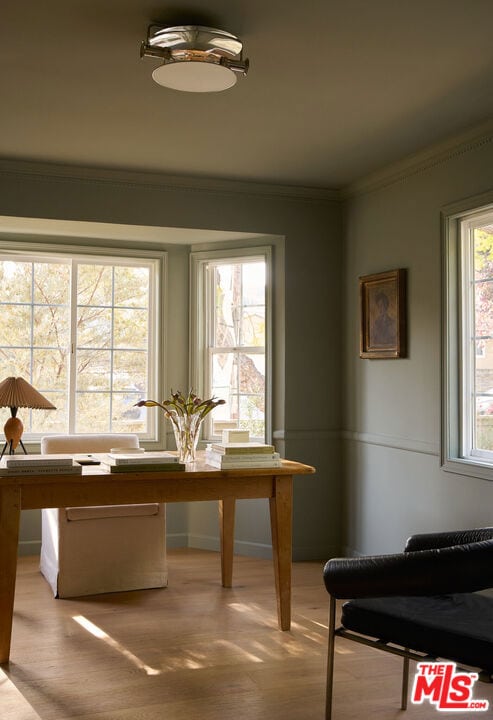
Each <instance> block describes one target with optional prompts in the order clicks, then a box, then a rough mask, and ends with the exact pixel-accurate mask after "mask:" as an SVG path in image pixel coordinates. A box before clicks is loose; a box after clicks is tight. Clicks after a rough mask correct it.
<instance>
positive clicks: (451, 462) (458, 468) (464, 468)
mask: <svg viewBox="0 0 493 720" xmlns="http://www.w3.org/2000/svg"><path fill="white" fill-rule="evenodd" d="M442 470H444V471H445V472H450V473H455V474H456V475H467V476H469V477H475V478H478V479H479V480H492V481H493V465H490V464H489V463H485V462H478V461H476V460H471V459H469V458H468V459H466V458H447V459H446V460H444V461H443V462H442Z"/></svg>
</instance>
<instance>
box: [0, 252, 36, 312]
mask: <svg viewBox="0 0 493 720" xmlns="http://www.w3.org/2000/svg"><path fill="white" fill-rule="evenodd" d="M0 285H1V287H2V294H1V302H2V303H4V302H24V303H25V302H27V303H28V302H31V293H32V264H31V263H30V262H18V261H13V260H6V259H4V260H1V261H0Z"/></svg>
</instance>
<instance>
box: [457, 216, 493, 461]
mask: <svg viewBox="0 0 493 720" xmlns="http://www.w3.org/2000/svg"><path fill="white" fill-rule="evenodd" d="M461 241H462V266H461V275H462V287H463V313H462V315H463V317H462V344H463V358H464V363H463V368H462V386H463V391H462V396H463V404H464V420H463V452H464V454H465V455H466V456H467V455H471V456H472V457H474V456H477V457H484V458H485V459H488V460H490V461H491V462H493V212H491V213H489V214H486V215H483V216H478V217H473V218H469V219H467V220H464V221H463V222H462V233H461Z"/></svg>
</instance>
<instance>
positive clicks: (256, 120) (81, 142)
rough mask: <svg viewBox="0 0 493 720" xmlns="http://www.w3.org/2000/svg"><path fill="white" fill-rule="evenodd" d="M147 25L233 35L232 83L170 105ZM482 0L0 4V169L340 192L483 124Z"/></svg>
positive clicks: (492, 21)
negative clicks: (74, 168) (144, 50)
mask: <svg viewBox="0 0 493 720" xmlns="http://www.w3.org/2000/svg"><path fill="white" fill-rule="evenodd" d="M150 23H163V24H169V25H173V24H175V25H176V24H201V25H208V26H211V27H217V28H221V29H224V30H227V31H229V32H232V33H234V34H235V35H238V36H239V37H240V38H241V40H242V41H243V43H244V48H245V56H246V57H248V58H249V59H250V71H249V74H248V76H247V77H246V78H241V77H240V78H239V79H238V83H237V85H236V86H235V87H234V88H232V89H230V90H227V91H225V92H222V93H214V94H202V93H200V94H192V93H180V92H178V91H174V90H167V89H165V88H163V87H160V86H158V85H157V84H155V83H154V82H153V80H152V79H151V72H152V70H153V69H154V68H155V67H156V66H157V65H158V64H159V61H158V60H155V59H153V58H144V59H140V57H139V49H140V44H141V42H142V41H143V40H144V39H145V38H146V31H147V26H148V25H149V24H150ZM492 27H493V0H308V1H307V2H301V0H241V1H240V0H208V2H207V4H205V3H203V2H190V3H187V2H173V3H171V4H167V3H166V2H165V0H163V2H161V3H160V2H157V0H46V1H45V2H40V1H39V0H2V11H1V17H0V159H9V160H29V161H44V162H54V163H61V164H70V165H81V166H89V167H104V168H111V169H120V170H133V171H135V170H136V171H150V172H160V173H164V174H166V175H180V176H188V177H189V176H193V177H199V178H204V177H207V178H220V179H236V180H243V181H245V180H249V181H256V182H268V183H275V184H280V185H296V186H305V187H313V188H340V187H343V186H346V185H347V184H349V183H351V182H353V181H355V180H357V179H359V178H361V177H363V176H365V175H367V174H368V173H370V172H373V171H375V170H378V169H379V168H381V167H383V166H385V165H387V164H389V163H391V162H393V161H396V160H400V159H402V158H403V157H405V156H407V155H409V154H411V153H414V152H416V151H419V150H421V149H423V148H426V147H427V146H429V145H430V144H433V143H436V142H439V141H442V140H444V139H445V138H447V137H448V136H451V135H454V134H456V133H460V132H462V131H464V130H466V129H468V128H470V127H472V126H474V125H476V124H478V123H480V122H483V121H485V120H487V119H488V118H490V117H492V116H493V93H492V77H493V41H492Z"/></svg>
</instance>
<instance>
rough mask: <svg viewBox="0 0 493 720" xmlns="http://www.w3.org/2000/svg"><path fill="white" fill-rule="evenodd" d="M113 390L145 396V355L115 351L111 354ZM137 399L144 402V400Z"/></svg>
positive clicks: (130, 351)
mask: <svg viewBox="0 0 493 720" xmlns="http://www.w3.org/2000/svg"><path fill="white" fill-rule="evenodd" d="M113 390H115V391H118V390H133V391H135V392H140V393H142V395H144V394H146V392H147V353H145V352H134V351H132V350H128V351H127V350H115V352H114V354H113ZM139 399H140V400H145V399H146V398H144V397H141V398H139ZM136 402H137V401H136Z"/></svg>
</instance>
